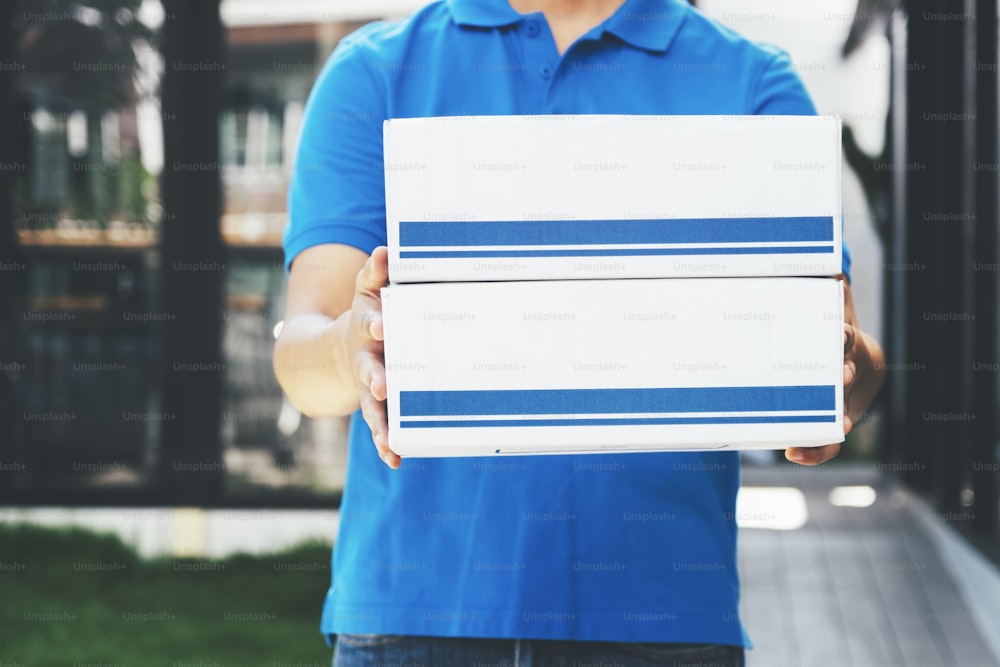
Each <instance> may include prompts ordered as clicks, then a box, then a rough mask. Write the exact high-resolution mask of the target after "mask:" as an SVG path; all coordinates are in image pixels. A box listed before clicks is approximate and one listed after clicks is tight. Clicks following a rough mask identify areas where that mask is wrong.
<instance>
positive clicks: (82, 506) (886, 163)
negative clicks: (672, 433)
mask: <svg viewBox="0 0 1000 667" xmlns="http://www.w3.org/2000/svg"><path fill="white" fill-rule="evenodd" d="M423 4H424V3H423V2H421V1H420V0H415V1H414V0H283V1H282V2H273V1H270V0H221V1H220V0H201V1H196V0H79V1H76V0H11V1H10V2H7V3H4V5H3V7H0V287H2V289H0V322H2V325H0V504H2V507H0V591H4V590H5V589H6V591H7V592H8V594H9V595H10V596H11V597H10V598H9V599H10V600H21V601H22V602H21V603H19V604H18V605H15V604H4V605H2V607H3V609H2V610H0V617H2V622H0V664H7V663H12V664H14V663H16V664H24V665H27V664H39V665H42V664H68V663H67V660H70V661H72V660H76V661H77V662H80V663H81V664H82V663H87V662H101V661H103V662H104V663H105V664H109V663H111V662H118V663H120V664H128V663H129V662H130V661H132V662H137V663H138V662H142V663H143V664H161V663H162V664H171V665H174V667H177V665H180V664H185V663H184V661H185V660H188V661H194V660H203V661H204V660H208V659H211V660H214V661H216V663H217V664H225V663H226V662H227V661H228V662H231V663H232V664H277V663H279V662H282V661H284V662H288V663H290V662H293V661H298V664H326V663H327V662H328V655H327V652H326V651H325V649H324V647H323V646H322V641H321V639H320V638H319V637H318V636H317V632H316V627H317V624H318V613H319V609H320V605H321V602H322V597H323V595H324V594H325V589H326V584H327V581H328V579H329V569H328V568H329V566H328V564H327V556H328V550H329V544H330V542H331V541H332V539H333V536H334V535H335V533H336V525H337V521H338V514H337V511H336V508H337V505H338V501H339V494H340V489H341V487H342V484H343V478H344V467H345V461H346V423H345V421H344V420H341V419H317V420H309V419H305V418H303V417H302V416H301V415H300V414H299V413H298V411H297V410H296V409H295V408H294V407H292V406H291V404H290V403H289V402H288V401H287V400H286V399H284V398H283V396H282V393H281V390H280V388H279V387H278V385H277V383H276V381H275V379H274V376H273V373H272V371H271V363H270V355H271V346H272V343H273V340H274V334H275V329H276V327H277V326H278V325H279V323H280V320H281V314H282V311H283V307H284V304H283V294H284V289H285V275H284V271H283V268H282V252H281V248H280V239H281V233H282V230H283V228H284V225H285V223H286V220H287V211H286V208H285V194H286V190H287V186H288V178H289V173H290V169H291V165H292V162H293V160H294V154H295V146H296V141H297V137H298V131H299V125H300V121H301V116H302V110H303V105H304V103H305V100H306V98H307V95H308V93H309V90H310V87H311V85H312V83H313V81H314V80H315V78H316V76H317V74H318V72H319V69H320V68H321V67H322V65H323V63H324V62H325V60H326V58H327V56H328V55H329V54H330V53H331V51H332V50H333V48H334V47H335V46H336V45H337V42H338V41H339V40H340V39H341V38H342V37H343V36H345V35H347V34H349V33H350V32H352V31H353V30H355V29H356V28H358V27H359V26H361V25H363V24H365V23H367V22H369V21H372V20H379V19H394V18H400V17H404V16H406V15H408V14H409V13H411V12H412V11H414V10H415V9H417V8H419V7H420V6H422V5H423ZM696 4H697V6H698V7H699V9H701V10H702V11H704V12H705V13H706V14H708V15H709V16H711V17H713V18H715V19H717V20H719V21H720V22H722V23H724V24H726V25H728V26H730V27H731V28H733V29H735V30H737V31H738V32H741V33H743V34H745V35H747V36H749V37H752V38H754V39H757V40H761V41H766V42H770V43H773V44H777V45H779V46H781V47H782V48H784V49H786V50H788V51H789V52H790V53H791V55H792V58H793V60H794V62H795V65H796V67H797V69H798V71H799V72H800V74H801V76H802V78H803V80H804V81H805V82H806V85H807V87H808V88H809V90H810V92H811V94H812V95H813V98H814V100H815V101H816V104H817V107H818V109H819V111H820V113H823V114H836V115H839V116H840V117H841V118H842V119H843V122H844V143H843V156H844V177H843V178H844V186H843V187H844V217H845V235H846V238H847V241H848V243H849V244H850V247H851V250H852V254H853V256H854V269H853V281H854V285H855V288H854V298H855V302H856V306H857V310H858V317H859V321H860V323H861V325H862V326H863V328H865V329H866V330H868V331H870V332H872V333H873V334H875V335H876V337H878V338H879V339H880V340H881V341H882V342H883V345H884V347H885V349H886V352H887V367H886V371H887V373H886V378H887V379H886V385H885V388H884V390H883V393H882V395H881V397H880V398H879V400H878V402H877V404H876V406H875V408H874V410H873V411H872V414H871V416H870V418H868V419H867V420H865V421H864V422H863V423H861V424H860V425H859V426H858V427H857V428H856V429H855V431H854V432H853V433H852V434H851V436H850V437H849V439H848V444H847V446H846V448H845V451H844V453H843V454H842V456H841V457H840V458H839V459H838V460H837V461H835V462H834V463H833V464H830V465H827V466H825V467H824V469H823V470H822V471H805V470H800V469H798V468H796V467H794V466H790V465H787V464H784V463H782V462H781V461H780V460H779V459H778V458H777V457H775V456H772V455H771V454H770V453H767V454H758V455H754V456H747V457H746V461H745V462H746V464H747V465H746V468H745V470H744V484H745V488H744V490H743V491H742V492H741V497H740V503H741V506H740V508H741V509H740V512H739V517H738V519H739V521H740V524H741V526H742V527H743V529H744V530H743V546H742V547H741V548H742V551H741V559H742V567H743V577H744V582H745V588H746V592H745V598H746V601H745V607H746V611H747V615H748V625H749V627H750V631H751V635H752V636H753V637H754V639H755V641H756V642H757V644H758V646H759V647H760V648H759V649H758V650H756V651H754V652H752V653H751V664H757V665H772V666H773V665H779V664H783V665H803V666H804V665H837V666H843V665H868V664H871V665H889V664H899V665H916V664H928V665H950V664H955V665H997V664H1000V622H998V621H997V620H996V619H998V618H1000V565H998V564H1000V493H998V482H1000V438H998V433H1000V417H998V415H1000V409H998V408H1000V398H998V396H1000V393H998V385H1000V372H998V369H1000V366H998V349H1000V334H998V329H997V319H998V315H997V313H998V304H1000V293H998V277H1000V271H998V261H1000V260H998V256H1000V255H998V218H997V204H998V202H997V199H998V174H997V169H998V166H997V165H998V154H997V150H998V142H997V136H998V135H997V131H998V116H997V97H998V86H997V82H998V75H997V61H998V52H997V49H998V46H997V34H996V32H997V3H996V2H988V1H986V0H957V1H956V0H947V1H945V0H936V1H935V0H913V1H911V2H905V1H903V0H820V1H818V2H810V3H802V2H795V1H793V0H698V1H697V3H696ZM79 529H88V530H91V531H97V532H98V533H102V534H110V535H113V536H114V537H100V536H95V535H90V534H88V533H85V532H80V530H79ZM310 540H312V542H309V541H310ZM317 540H318V542H316V541H317ZM303 543H305V546H301V545H302V544H303ZM296 545H299V546H296ZM293 548H294V549H295V550H293V551H287V552H283V551H282V550H285V549H293ZM279 552H281V553H279ZM81 553H90V554H91V556H87V557H86V558H84V557H82V556H79V554H81ZM239 553H242V554H249V555H246V556H234V554H239ZM70 554H73V556H71V555H70ZM233 558H235V559H236V560H235V561H234V560H231V559H233ZM241 558H242V559H244V560H240V559H241ZM225 559H230V560H225ZM255 559H256V560H255ZM803 562H806V563H812V564H815V563H822V564H823V565H822V567H819V566H816V567H811V568H807V569H806V570H801V569H797V568H796V567H795V565H794V564H795V563H803ZM116 563H117V564H121V565H123V566H124V567H122V568H118V569H115V567H116V566H114V564H116ZM78 564H79V565H80V567H77V565H78ZM129 568H131V569H129ZM126 572H127V573H129V574H127V575H126V574H125V573H126ZM53 573H55V574H53ZM71 575H72V576H71ZM241 577H242V578H241ZM251 577H253V578H256V579H257V580H260V581H264V580H266V581H267V582H269V583H268V584H266V585H265V584H262V587H261V588H260V589H259V590H258V591H257V594H258V597H255V598H250V599H248V600H246V601H245V602H242V603H240V604H242V605H243V607H239V605H237V604H236V603H235V602H234V603H233V604H234V605H236V606H231V607H227V608H221V609H219V608H216V607H213V606H212V604H213V600H215V603H216V604H217V603H218V597H219V595H222V594H221V593H217V594H210V595H206V596H205V597H204V598H203V599H202V598H195V597H191V598H188V600H189V602H188V603H187V604H186V603H185V602H184V598H182V597H176V596H177V595H179V593H177V591H178V590H180V589H183V587H184V586H189V587H193V588H192V590H194V589H197V590H200V591H206V590H209V589H210V588H211V587H212V586H214V587H216V588H217V590H220V591H221V590H223V589H225V590H226V591H230V590H233V591H239V590H240V589H245V588H246V586H245V583H241V582H246V580H247V579H249V578H251ZM138 582H143V585H145V586H148V587H149V588H148V591H149V594H148V595H145V596H140V597H135V598H129V597H128V595H131V594H132V593H126V591H133V590H134V589H135V586H136V584H137V583H138ZM290 582H293V583H290ZM268 586H270V588H268ZM178 587H180V589H179V588H178ZM185 590H186V589H185ZM116 591H117V592H116ZM170 591H173V592H174V593H173V594H174V597H171V595H170ZM119 594H120V595H119ZM61 595H62V596H69V597H60V596H61ZM191 595H192V596H193V595H194V593H192V594H191ZM227 595H228V593H227ZM234 595H235V593H234ZM282 595H287V596H288V597H287V599H283V598H281V596H282ZM102 596H104V597H107V598H108V601H107V602H106V606H105V607H102V608H95V609H93V610H91V612H87V611H86V609H87V608H88V607H87V605H90V604H94V603H93V599H94V598H95V597H96V598H102ZM194 599H198V600H199V602H198V605H197V606H198V607H199V608H201V609H203V613H204V614H205V616H204V618H200V617H197V616H191V615H190V614H188V616H186V617H185V613H187V612H186V611H185V610H189V609H190V607H191V606H192V605H191V603H190V600H194ZM232 599H233V600H235V599H237V598H232ZM282 600H284V601H282ZM25 605H27V606H25ZM254 605H256V606H254ZM282 605H286V606H282ZM25 609H27V611H25ZM279 609H280V610H281V611H280V612H279V611H278V610H279ZM207 610H212V611H211V612H209V611H207ZM234 610H235V611H234ZM239 610H242V611H247V610H251V611H254V613H259V614H272V615H274V616H275V617H276V618H274V619H267V618H265V619H263V621H262V620H261V619H260V618H251V617H244V616H239V613H242V611H239ZM32 614H35V616H31V615H32ZM59 614H73V615H74V618H73V619H72V620H71V621H70V620H68V619H66V618H63V617H60V616H59ZM128 614H133V617H132V618H125V615H128ZM164 614H166V615H169V614H174V615H175V618H174V619H173V620H177V619H176V615H178V614H179V615H180V616H181V617H182V618H187V620H188V621H190V622H189V623H188V624H187V625H185V624H184V623H180V622H179V623H173V624H166V625H167V626H169V627H171V628H174V630H173V631H172V633H167V636H168V637H169V638H172V639H173V641H174V643H169V646H171V647H173V648H170V649H164V650H161V652H160V653H159V654H157V655H156V656H155V658H152V657H150V654H149V651H150V650H151V649H150V647H149V646H145V645H144V644H143V643H142V641H141V640H137V638H136V634H137V633H135V632H134V631H132V630H130V628H132V627H138V626H134V625H130V624H129V623H128V621H134V622H152V623H157V622H160V621H163V620H169V619H166V617H164V616H163V615H164ZM226 614H230V616H231V618H230V619H225V620H223V621H222V622H221V623H220V620H219V619H220V618H223V619H224V617H225V615H226ZM259 614H258V615H259ZM158 615H159V616H158ZM88 619H90V620H89V621H88ZM94 619H98V620H99V621H100V623H97V621H95V620H94ZM102 619H103V620H102ZM108 619H113V620H116V622H115V623H111V622H110V621H109V620H108ZM226 620H231V621H234V622H229V623H227V622H226ZM235 621H242V622H239V623H236V622H235ZM88 623H91V624H88ZM95 623H96V625H95ZM141 627H148V626H141ZM155 627H156V628H157V631H159V628H161V627H165V625H164V624H163V623H162V622H161V623H160V624H159V625H156V626H155ZM817 627H820V628H822V629H823V631H822V632H817V630H816V628H817ZM98 628H99V630H97V634H99V635H101V636H104V637H105V638H106V641H105V642H104V643H103V644H99V645H98V648H96V649H90V650H89V652H88V649H86V648H85V647H84V646H83V644H81V643H79V641H80V640H81V639H83V638H87V637H92V636H93V635H94V632H95V629H98ZM261 628H269V629H270V628H273V629H274V632H273V634H271V635H268V634H267V633H265V632H263V631H262V630H261ZM199 633H202V635H204V644H199V643H198V641H196V638H197V637H199V636H202V635H199ZM67 641H68V642H69V644H71V645H72V647H73V648H72V650H71V649H70V647H69V645H67V644H64V643H62V642H67ZM234 646H239V647H241V649H240V650H239V651H237V652H236V653H233V650H234V649H233V647H234ZM291 646H295V647H296V648H290V647H291ZM181 647H184V648H181ZM269 650H270V651H271V653H268V651H269ZM130 651H132V652H130ZM237 656H239V657H237ZM191 664H195V663H193V662H192V663H191Z"/></svg>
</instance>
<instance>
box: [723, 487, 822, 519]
mask: <svg viewBox="0 0 1000 667" xmlns="http://www.w3.org/2000/svg"><path fill="white" fill-rule="evenodd" d="M808 519H809V510H808V509H807V508H806V497H805V495H804V494H803V493H802V492H801V491H800V490H798V489H796V488H794V487H791V486H759V487H754V486H744V487H742V488H741V489H740V492H739V495H738V496H736V525H738V526H739V527H740V528H762V529H766V530H795V529H797V528H801V527H802V526H804V525H805V524H806V521H807V520H808Z"/></svg>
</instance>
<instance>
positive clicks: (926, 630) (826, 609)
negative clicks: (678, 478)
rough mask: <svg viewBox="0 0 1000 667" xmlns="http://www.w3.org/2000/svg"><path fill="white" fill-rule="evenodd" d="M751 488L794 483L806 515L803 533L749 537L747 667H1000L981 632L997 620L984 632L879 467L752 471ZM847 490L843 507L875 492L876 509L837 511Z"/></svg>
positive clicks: (903, 495) (744, 537) (906, 502)
mask: <svg viewBox="0 0 1000 667" xmlns="http://www.w3.org/2000/svg"><path fill="white" fill-rule="evenodd" d="M743 484H744V487H764V488H773V487H794V488H797V489H799V490H800V491H801V492H802V494H803V495H804V496H805V501H806V508H807V510H808V518H807V519H806V522H805V524H804V525H803V526H802V527H801V528H797V529H794V530H769V529H753V528H743V529H742V530H741V535H740V539H741V548H740V569H741V574H742V581H743V616H744V618H745V620H746V622H747V627H748V630H749V632H750V636H751V638H752V639H753V641H754V643H755V645H756V648H755V649H754V650H753V651H750V652H749V653H748V658H749V659H748V664H749V666H750V667H827V666H829V667H869V666H870V667H890V666H897V665H898V666H900V667H924V666H926V667H951V666H954V667H987V666H988V667H998V666H1000V657H997V656H994V655H992V654H991V653H990V650H989V648H988V642H987V641H986V640H984V635H983V634H982V632H992V633H995V634H996V633H1000V618H997V617H994V618H992V619H985V620H984V619H979V623H980V628H983V630H982V631H981V630H980V629H978V628H977V624H976V619H975V618H974V616H975V615H974V614H973V613H972V612H971V611H970V608H969V606H968V605H967V603H966V601H965V600H963V598H962V597H961V595H960V593H959V589H958V587H957V586H956V584H955V580H954V579H953V578H952V576H951V575H950V574H949V572H948V570H947V569H946V568H945V565H944V563H943V561H942V558H941V555H940V553H939V549H938V548H937V547H936V546H935V543H934V541H933V540H932V536H931V535H930V534H929V531H928V530H927V528H926V525H925V524H926V520H927V518H928V517H927V516H926V515H927V514H928V510H927V509H926V506H925V505H923V504H922V503H921V502H920V501H918V500H917V499H916V498H914V497H913V496H912V495H910V494H909V493H907V492H906V491H904V490H903V489H902V488H900V487H898V486H897V485H895V484H894V483H893V482H891V481H889V480H887V479H886V478H883V477H882V476H881V475H879V474H878V473H877V472H876V471H875V470H873V469H872V468H871V467H867V468H864V469H862V468H844V467H840V466H829V467H822V468H818V469H808V468H799V467H793V466H786V465H781V466H778V467H777V468H755V467H751V466H745V467H744V474H743ZM844 486H859V487H862V488H854V489H851V488H849V489H846V490H843V489H842V490H841V491H838V492H837V493H838V494H840V495H841V496H843V498H842V499H841V501H847V502H851V501H854V502H856V503H858V504H864V503H865V502H867V500H870V498H868V499H866V498H865V496H866V495H870V492H869V491H866V490H865V489H864V488H863V487H865V486H869V487H871V488H872V489H873V490H874V491H875V494H876V498H875V500H874V503H873V504H871V505H870V506H868V507H843V506H840V507H838V506H834V505H833V504H831V502H830V500H831V496H830V494H831V491H832V490H833V489H834V488H836V487H844ZM921 514H923V515H924V516H921ZM750 518H751V519H752V518H753V517H750ZM930 518H931V519H932V520H937V519H934V518H933V517H930ZM992 574H993V575H995V577H996V578H997V579H1000V574H998V573H997V572H996V571H995V570H994V571H993V573H992ZM994 583H995V582H991V585H993V584H994ZM984 624H985V627H983V625H984ZM992 640H995V637H993V638H992ZM992 640H991V641H992ZM994 643H995V641H994Z"/></svg>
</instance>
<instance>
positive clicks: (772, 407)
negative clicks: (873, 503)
mask: <svg viewBox="0 0 1000 667" xmlns="http://www.w3.org/2000/svg"><path fill="white" fill-rule="evenodd" d="M836 397H837V394H836V387H834V386H833V385H814V386H791V387H670V388H656V389H499V390H491V389H482V390H458V391H401V392H400V394H399V413H400V417H474V416H493V415H496V416H505V415H506V416H518V415H600V414H650V413H664V412H676V413H699V412H797V411H806V410H809V411H819V410H835V409H836V402H837V398H836Z"/></svg>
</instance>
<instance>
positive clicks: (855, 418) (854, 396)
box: [785, 274, 885, 465]
mask: <svg viewBox="0 0 1000 667" xmlns="http://www.w3.org/2000/svg"><path fill="white" fill-rule="evenodd" d="M838 278H839V279H840V280H843V281H844V435H847V434H848V433H850V432H851V429H852V428H854V424H856V423H857V422H859V421H860V420H861V419H862V418H863V417H864V415H865V412H866V411H867V410H868V406H869V405H871V403H872V401H873V400H874V399H875V395H876V394H877V393H878V390H879V387H881V386H882V378H883V376H884V375H885V356H884V355H883V353H882V346H881V345H879V343H878V341H877V340H875V339H874V338H872V337H871V336H870V335H869V334H867V333H865V332H864V331H862V330H861V329H860V328H858V321H857V317H856V316H855V314H854V301H853V300H852V299H851V284H850V283H849V282H847V279H846V276H845V275H844V274H840V275H839V276H838ZM839 453H840V443H836V444H833V445H824V446H822V447H790V448H789V449H786V450H785V458H787V459H788V460H789V461H792V462H794V463H801V464H803V465H816V464H817V463H823V462H824V461H829V460H830V459H832V458H833V457H835V456H836V455H837V454H839Z"/></svg>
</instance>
